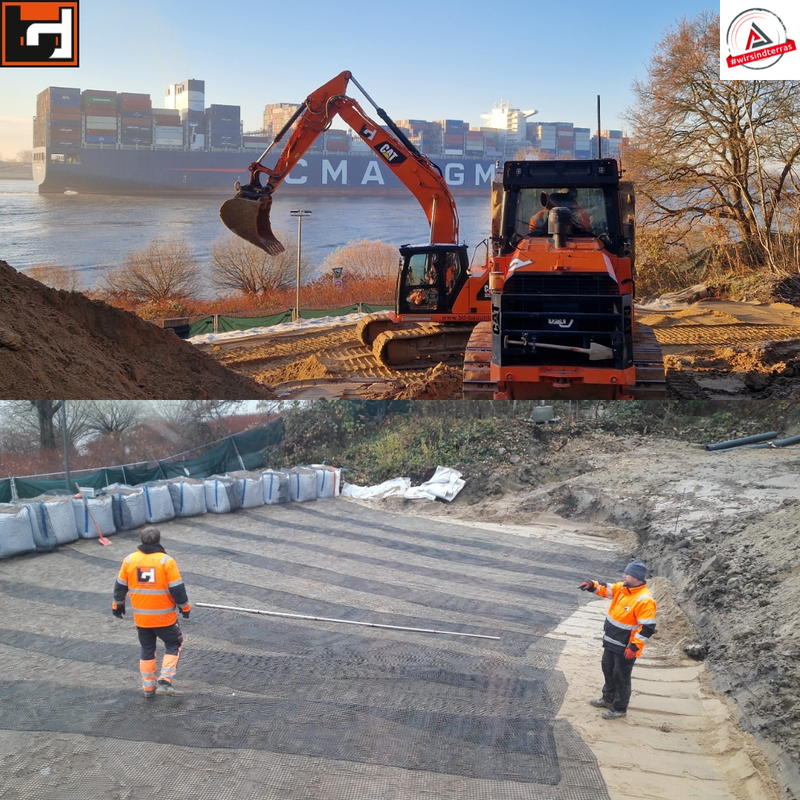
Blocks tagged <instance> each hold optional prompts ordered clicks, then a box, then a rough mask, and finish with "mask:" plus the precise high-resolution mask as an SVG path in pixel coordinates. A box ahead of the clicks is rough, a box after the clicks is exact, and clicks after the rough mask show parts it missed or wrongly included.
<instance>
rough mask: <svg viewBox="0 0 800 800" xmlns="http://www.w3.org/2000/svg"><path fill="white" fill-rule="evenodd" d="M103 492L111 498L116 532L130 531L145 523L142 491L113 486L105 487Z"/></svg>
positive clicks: (134, 488)
mask: <svg viewBox="0 0 800 800" xmlns="http://www.w3.org/2000/svg"><path fill="white" fill-rule="evenodd" d="M105 491H106V493H107V494H109V495H110V497H111V502H112V510H113V513H114V525H115V527H116V529H117V530H118V531H132V530H133V529H134V528H141V527H142V526H143V525H145V524H146V523H147V514H146V512H145V502H144V489H142V488H141V487H134V486H124V485H122V484H115V485H114V486H106V488H105Z"/></svg>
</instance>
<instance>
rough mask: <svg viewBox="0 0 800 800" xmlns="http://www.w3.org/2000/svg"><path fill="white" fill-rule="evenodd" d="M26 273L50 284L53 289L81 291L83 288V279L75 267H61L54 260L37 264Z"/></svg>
mask: <svg viewBox="0 0 800 800" xmlns="http://www.w3.org/2000/svg"><path fill="white" fill-rule="evenodd" d="M25 274H26V275H27V276H28V277H29V278H33V279H34V280H35V281H39V283H43V284H45V285H46V286H50V287H51V288H52V289H60V290H61V291H64V292H79V291H80V290H81V279H80V275H78V270H77V269H75V267H59V266H56V265H55V264H54V263H52V262H48V263H47V264H37V265H36V266H35V267H31V268H30V269H28V270H26V272H25Z"/></svg>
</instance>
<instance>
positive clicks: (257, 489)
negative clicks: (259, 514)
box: [230, 470, 264, 508]
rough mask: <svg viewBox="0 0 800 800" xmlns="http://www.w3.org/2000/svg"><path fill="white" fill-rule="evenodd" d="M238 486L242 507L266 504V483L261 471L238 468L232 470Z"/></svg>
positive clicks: (237, 491)
mask: <svg viewBox="0 0 800 800" xmlns="http://www.w3.org/2000/svg"><path fill="white" fill-rule="evenodd" d="M230 474H231V476H232V477H233V479H234V481H235V482H236V483H235V486H236V497H237V499H238V501H239V507H240V508H257V507H258V506H263V505H264V483H263V481H262V480H261V473H259V472H249V471H242V470H238V471H237V472H231V473H230Z"/></svg>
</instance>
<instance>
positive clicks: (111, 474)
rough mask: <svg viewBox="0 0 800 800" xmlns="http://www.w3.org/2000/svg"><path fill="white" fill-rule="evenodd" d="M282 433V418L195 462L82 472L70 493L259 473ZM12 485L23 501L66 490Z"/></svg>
mask: <svg viewBox="0 0 800 800" xmlns="http://www.w3.org/2000/svg"><path fill="white" fill-rule="evenodd" d="M283 431H284V423H283V419H280V418H279V419H277V420H275V421H274V422H271V423H269V424H268V425H264V426H262V427H260V428H254V429H253V430H250V431H244V432H243V433H237V434H235V435H234V436H229V437H228V438H226V439H223V440H222V441H221V442H219V443H218V444H216V445H214V446H213V447H211V448H210V449H209V450H207V451H206V452H205V453H203V454H202V455H199V456H195V457H194V458H185V459H175V460H171V459H165V460H163V461H159V462H157V463H156V465H155V466H151V465H148V464H130V465H127V464H126V465H124V466H115V467H102V468H101V469H98V470H96V471H95V472H89V473H86V472H81V473H79V474H76V475H72V476H71V480H70V483H71V486H70V493H74V492H75V491H76V489H75V484H76V483H77V484H78V485H79V486H85V487H87V488H92V489H102V488H103V487H104V486H108V485H109V484H112V483H127V484H130V485H131V486H135V485H137V484H140V483H147V482H148V481H154V480H160V479H162V478H176V477H181V476H186V477H190V478H205V477H208V476H209V475H220V474H223V473H225V472H234V471H236V470H240V469H248V470H249V469H260V468H261V467H263V466H264V465H265V463H266V462H265V460H264V450H266V449H267V448H268V447H271V446H273V445H276V444H278V443H279V442H280V441H281V440H282V439H283ZM151 463H152V462H151ZM13 481H14V485H15V487H16V490H17V496H18V497H19V498H20V499H26V498H29V497H38V496H39V495H41V494H45V493H47V492H64V491H66V488H67V487H66V484H65V482H64V478H60V479H48V480H41V479H34V478H14V479H13ZM11 499H12V491H11V479H6V480H3V481H0V502H4V503H8V502H10V501H11Z"/></svg>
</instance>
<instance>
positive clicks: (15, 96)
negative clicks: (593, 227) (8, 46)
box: [0, 0, 719, 159]
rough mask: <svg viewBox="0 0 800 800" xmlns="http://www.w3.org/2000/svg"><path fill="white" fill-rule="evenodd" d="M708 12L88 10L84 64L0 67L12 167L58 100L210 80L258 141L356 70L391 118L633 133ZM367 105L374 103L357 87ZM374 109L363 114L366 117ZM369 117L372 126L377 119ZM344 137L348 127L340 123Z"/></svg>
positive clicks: (678, 2)
mask: <svg viewBox="0 0 800 800" xmlns="http://www.w3.org/2000/svg"><path fill="white" fill-rule="evenodd" d="M710 8H713V10H715V11H718V10H719V5H718V3H716V2H715V3H710V2H708V0H671V2H669V3H662V2H654V0H644V1H642V0H638V2H629V0H604V2H596V1H595V2H589V0H572V2H570V3H562V2H558V1H557V0H550V2H536V0H504V1H503V2H501V3H498V4H497V5H494V4H493V3H491V2H487V0H479V1H478V0H404V1H403V2H402V3H400V2H398V3H391V2H390V3H375V2H373V1H370V2H366V0H324V2H323V0H306V2H302V1H301V0H288V1H287V0H279V1H278V2H276V0H260V1H259V2H254V1H253V0H238V1H237V2H235V3H226V2H222V1H221V0H216V1H215V2H211V0H192V2H187V1H185V0H137V2H133V0H126V1H125V2H122V1H121V0H80V6H79V26H80V31H79V35H80V43H79V53H80V66H79V67H77V68H63V67H60V68H46V67H27V68H19V67H11V68H10V67H3V68H0V158H6V159H13V158H15V157H16V156H17V154H18V153H19V152H20V151H22V150H28V149H30V148H31V146H32V119H33V116H34V115H35V113H36V95H37V94H39V92H41V91H43V90H44V89H45V88H47V87H48V86H64V87H76V88H80V89H82V90H83V89H102V90H110V91H117V92H137V93H145V94H150V96H151V99H152V101H153V105H154V107H163V106H164V89H165V87H166V86H167V85H168V84H172V83H180V82H181V81H184V80H186V79H189V78H193V79H196V80H203V81H205V101H206V106H208V105H211V104H212V103H214V104H225V105H238V106H241V111H242V120H243V122H244V126H245V129H246V130H254V129H258V128H260V127H261V123H262V117H263V109H264V106H265V105H266V104H268V103H280V102H283V103H299V102H302V100H303V99H305V97H306V96H307V95H308V94H310V93H311V92H312V91H314V90H315V89H316V88H317V87H319V86H321V85H322V84H323V83H326V82H327V81H328V80H330V79H331V78H332V77H334V76H335V75H337V74H338V73H340V72H341V71H343V70H349V71H350V72H351V73H352V74H353V75H354V77H355V78H356V79H357V80H358V81H359V83H360V84H361V85H362V86H363V87H364V88H365V90H366V91H367V92H368V93H369V95H370V96H371V97H372V98H373V100H374V101H375V102H376V103H377V104H378V105H379V106H381V107H382V108H384V109H385V110H386V112H387V113H388V114H389V116H390V117H392V118H393V119H395V120H400V119H426V120H437V119H461V120H465V121H466V122H468V123H470V125H472V126H475V127H477V126H480V125H482V124H485V123H484V122H483V121H482V120H481V114H482V113H488V112H489V111H491V109H492V107H493V106H494V105H495V104H498V103H500V102H501V101H504V102H509V101H510V102H512V103H513V107H515V108H520V109H525V110H527V109H532V108H535V109H537V110H538V114H537V115H536V116H535V117H533V118H532V119H531V121H541V122H572V123H574V124H575V125H576V126H579V127H585V128H591V129H592V130H593V131H594V130H595V129H596V127H597V95H600V96H601V111H602V127H603V128H608V129H622V130H625V129H626V127H627V125H626V123H625V120H624V119H623V114H624V112H625V109H626V108H627V107H629V106H630V105H631V104H632V103H633V101H634V97H633V94H632V88H631V86H632V83H633V81H634V80H635V79H639V80H642V79H644V78H646V75H647V64H648V62H649V60H650V58H651V56H652V53H653V50H654V47H655V46H656V45H657V43H658V42H659V41H660V40H661V39H662V37H663V36H664V34H665V33H666V31H667V30H669V29H670V28H671V27H673V26H674V25H675V24H676V22H677V21H679V20H680V19H682V18H684V17H694V16H696V15H697V14H698V13H699V12H701V11H703V10H707V9H710ZM351 89H352V90H351V91H350V92H349V93H350V94H351V96H353V97H355V98H356V99H358V100H359V101H361V95H360V93H359V92H358V90H357V89H356V88H355V87H351ZM362 104H363V103H362ZM368 113H369V112H368ZM339 127H345V126H344V125H340V126H339Z"/></svg>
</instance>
